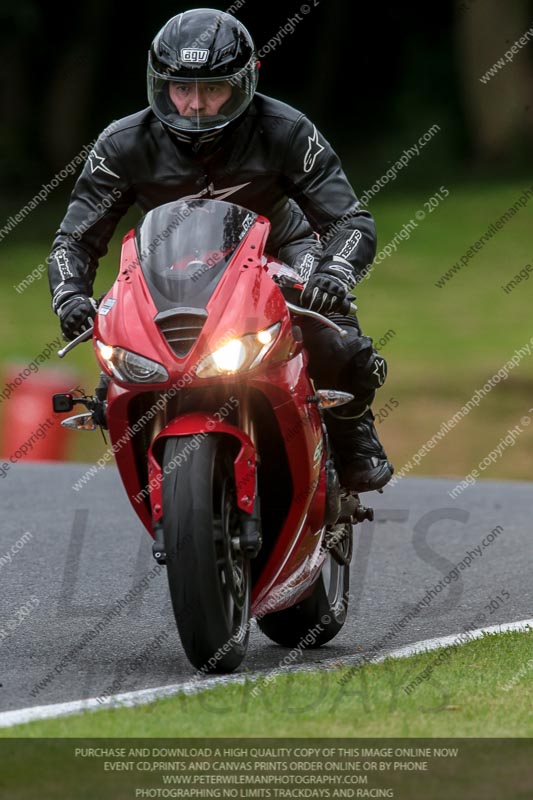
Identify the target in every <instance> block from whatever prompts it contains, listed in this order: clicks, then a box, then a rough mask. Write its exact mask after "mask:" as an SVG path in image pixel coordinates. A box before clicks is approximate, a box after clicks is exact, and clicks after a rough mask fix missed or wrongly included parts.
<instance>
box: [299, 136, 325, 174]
mask: <svg viewBox="0 0 533 800" xmlns="http://www.w3.org/2000/svg"><path fill="white" fill-rule="evenodd" d="M307 140H308V142H309V147H308V148H307V152H306V154H305V156H304V172H311V170H312V169H313V167H314V166H315V161H316V160H317V158H318V156H319V155H320V153H321V152H322V150H324V149H325V148H324V147H323V145H321V144H320V142H319V141H318V131H317V129H316V125H313V135H312V136H308V137H307Z"/></svg>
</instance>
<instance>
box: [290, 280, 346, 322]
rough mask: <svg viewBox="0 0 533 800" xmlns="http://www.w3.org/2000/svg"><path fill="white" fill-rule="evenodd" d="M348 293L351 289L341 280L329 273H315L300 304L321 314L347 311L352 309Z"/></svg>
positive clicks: (303, 293)
mask: <svg viewBox="0 0 533 800" xmlns="http://www.w3.org/2000/svg"><path fill="white" fill-rule="evenodd" d="M348 291H349V287H348V286H347V285H346V284H345V283H344V281H343V280H341V278H337V277H334V276H333V275H331V274H329V273H328V272H327V271H324V272H314V273H313V274H312V275H311V276H310V278H309V280H308V281H307V284H306V286H305V289H304V290H303V291H302V296H301V299H300V303H301V305H302V306H303V307H304V308H309V309H311V311H318V312H319V313H321V314H329V313H330V312H331V311H347V310H348V309H349V308H350V301H349V300H348V301H347V294H348Z"/></svg>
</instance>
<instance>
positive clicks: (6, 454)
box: [0, 364, 84, 464]
mask: <svg viewBox="0 0 533 800" xmlns="http://www.w3.org/2000/svg"><path fill="white" fill-rule="evenodd" d="M25 370H26V371H27V370H28V366H27V364H21V365H17V366H15V365H13V366H10V367H9V368H8V369H7V370H6V371H5V373H4V381H3V382H2V391H3V392H5V391H6V390H7V389H8V388H9V387H11V392H10V393H9V396H8V397H7V399H3V400H2V403H1V405H0V412H1V414H2V425H1V428H0V450H1V453H2V456H1V458H2V459H4V460H5V461H8V462H9V463H10V464H16V463H17V462H19V461H63V460H64V459H65V458H66V456H67V451H68V444H69V441H70V438H69V431H68V429H66V428H62V427H61V424H60V423H61V420H62V419H65V418H66V417H68V416H71V415H72V414H73V413H76V412H75V411H74V412H70V413H69V414H55V413H54V412H53V410H52V395H53V394H56V393H59V392H68V391H69V390H70V389H74V388H76V387H77V386H78V384H79V377H78V375H76V373H74V372H73V371H72V370H69V369H47V368H46V367H43V368H42V369H40V370H39V372H36V373H31V374H30V375H29V377H23V376H24V371H25ZM21 377H23V380H22V381H21ZM83 411H84V409H83V407H80V409H79V413H82V412H83Z"/></svg>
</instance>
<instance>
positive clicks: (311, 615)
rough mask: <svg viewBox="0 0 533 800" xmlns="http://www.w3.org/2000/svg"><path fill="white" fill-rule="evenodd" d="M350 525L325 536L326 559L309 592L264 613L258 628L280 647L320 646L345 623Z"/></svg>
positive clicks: (348, 580) (339, 526)
mask: <svg viewBox="0 0 533 800" xmlns="http://www.w3.org/2000/svg"><path fill="white" fill-rule="evenodd" d="M352 538H353V532H352V526H351V525H350V524H348V523H346V524H343V525H336V526H335V528H334V530H333V531H332V537H331V538H330V539H329V540H328V539H326V544H325V548H326V558H325V560H324V564H323V565H322V570H321V572H320V575H319V577H318V579H317V580H316V582H315V584H314V586H313V590H312V592H311V594H310V595H309V596H308V597H306V598H305V600H302V601H300V602H299V603H296V605H294V606H290V608H286V609H283V611H275V612H274V613H272V614H265V616H264V617H262V618H260V619H258V620H257V622H258V625H259V628H260V629H261V630H262V631H263V633H264V634H265V635H266V636H268V638H269V639H272V641H273V642H276V643H277V644H280V645H282V646H283V647H297V646H302V647H305V648H314V647H320V646H321V645H323V644H326V642H329V641H331V639H333V638H334V637H335V636H336V635H337V634H338V633H339V631H340V630H341V628H342V627H343V625H344V623H345V622H346V615H347V611H348V599H349V594H350V560H351V556H352Z"/></svg>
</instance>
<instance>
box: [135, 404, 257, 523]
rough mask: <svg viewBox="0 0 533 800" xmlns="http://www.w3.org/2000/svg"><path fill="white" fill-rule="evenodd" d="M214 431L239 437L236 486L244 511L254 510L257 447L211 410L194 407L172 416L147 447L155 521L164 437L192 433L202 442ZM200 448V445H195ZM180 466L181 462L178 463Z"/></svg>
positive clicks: (159, 507) (159, 512)
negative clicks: (177, 415) (190, 411)
mask: <svg viewBox="0 0 533 800" xmlns="http://www.w3.org/2000/svg"><path fill="white" fill-rule="evenodd" d="M212 433H224V434H226V435H229V436H233V437H234V438H235V439H237V440H238V442H239V443H240V445H241V447H240V450H239V452H238V453H237V455H236V457H235V461H234V462H233V465H234V469H235V486H236V487H237V505H238V506H239V508H240V509H241V511H246V512H247V513H248V514H251V513H252V511H253V509H254V506H255V490H256V463H257V458H256V451H255V446H254V443H253V442H252V440H251V439H250V437H249V436H248V435H247V434H246V433H245V432H244V431H242V430H241V429H240V428H237V426H236V425H230V424H229V423H228V422H224V421H223V420H217V419H214V418H213V416H212V415H211V414H208V413H205V412H202V411H195V412H193V413H190V414H183V415H182V416H180V417H177V418H176V419H173V420H171V421H170V422H169V423H168V424H167V425H165V427H164V428H163V430H162V431H160V433H158V435H157V436H156V438H155V439H154V441H153V442H152V444H151V445H150V449H149V451H148V486H149V488H150V502H151V505H152V513H153V518H154V521H156V522H157V521H158V520H159V519H160V518H161V515H162V484H163V467H162V464H161V461H162V453H163V447H162V445H163V444H164V441H163V440H164V439H168V438H169V437H175V436H193V437H194V438H195V440H196V441H197V442H201V441H202V439H204V438H205V437H206V436H209V435H210V434H212ZM192 449H197V448H192ZM178 466H179V464H178Z"/></svg>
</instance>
